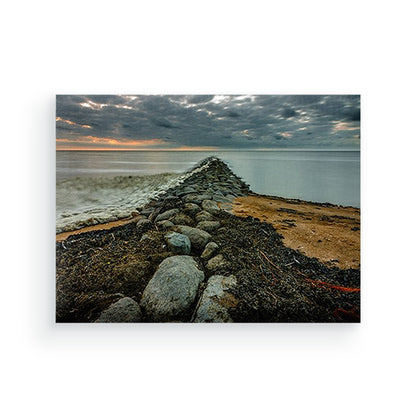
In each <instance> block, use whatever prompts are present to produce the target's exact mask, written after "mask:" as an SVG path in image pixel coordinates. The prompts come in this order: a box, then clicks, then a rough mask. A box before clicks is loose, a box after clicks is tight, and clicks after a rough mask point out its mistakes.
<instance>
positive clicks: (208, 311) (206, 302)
mask: <svg viewBox="0 0 416 416" xmlns="http://www.w3.org/2000/svg"><path fill="white" fill-rule="evenodd" d="M236 284H237V280H236V278H235V277H234V276H228V277H226V276H220V275H215V276H211V277H210V278H209V279H208V284H207V287H206V288H205V290H204V292H203V293H202V296H201V299H200V301H199V304H198V307H197V310H196V313H195V318H194V322H233V320H232V319H231V317H230V314H229V308H232V307H235V306H236V305H237V303H238V301H237V299H236V298H235V297H234V295H233V294H232V293H230V289H232V288H234V287H235V286H236Z"/></svg>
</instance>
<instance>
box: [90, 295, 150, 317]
mask: <svg viewBox="0 0 416 416" xmlns="http://www.w3.org/2000/svg"><path fill="white" fill-rule="evenodd" d="M141 319H142V311H141V310H140V306H139V304H138V303H137V302H135V301H134V300H133V299H132V298H128V297H125V298H122V299H120V300H118V301H117V302H115V303H113V304H112V305H110V306H109V307H108V308H107V309H106V310H105V311H103V312H101V315H100V316H99V318H98V319H97V320H96V321H95V322H140V321H141Z"/></svg>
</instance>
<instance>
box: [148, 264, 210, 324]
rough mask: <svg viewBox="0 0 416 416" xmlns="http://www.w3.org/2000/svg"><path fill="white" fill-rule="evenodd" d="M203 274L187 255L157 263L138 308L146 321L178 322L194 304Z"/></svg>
mask: <svg viewBox="0 0 416 416" xmlns="http://www.w3.org/2000/svg"><path fill="white" fill-rule="evenodd" d="M203 280H204V272H202V271H201V270H199V268H198V266H197V263H196V261H195V260H194V259H193V258H192V257H190V256H173V257H169V258H167V259H165V260H163V261H162V263H160V265H159V267H158V269H157V270H156V273H155V274H154V275H153V277H152V278H151V280H150V282H149V283H148V285H147V286H146V289H145V290H144V292H143V296H142V299H141V301H140V306H141V308H142V309H143V311H144V313H145V315H146V317H147V319H148V320H150V321H153V322H166V321H173V320H175V319H180V318H181V315H183V314H184V313H186V312H187V311H188V310H189V308H190V307H191V306H192V304H193V303H194V301H195V298H196V295H197V292H198V286H199V284H200V283H201V282H202V281H203Z"/></svg>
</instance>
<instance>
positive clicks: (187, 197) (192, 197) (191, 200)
mask: <svg viewBox="0 0 416 416" xmlns="http://www.w3.org/2000/svg"><path fill="white" fill-rule="evenodd" d="M197 199H198V194H188V195H185V196H184V197H183V198H182V201H183V202H187V203H195V201H196V200H197Z"/></svg>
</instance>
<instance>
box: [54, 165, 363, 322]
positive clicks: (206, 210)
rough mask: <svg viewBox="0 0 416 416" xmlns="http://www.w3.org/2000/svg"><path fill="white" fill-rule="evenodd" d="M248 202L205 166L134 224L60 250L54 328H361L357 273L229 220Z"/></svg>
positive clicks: (226, 175)
mask: <svg viewBox="0 0 416 416" xmlns="http://www.w3.org/2000/svg"><path fill="white" fill-rule="evenodd" d="M248 193H249V186H248V185H247V184H245V183H244V182H243V181H242V180H241V178H239V177H237V176H236V175H235V174H234V173H233V172H232V171H231V170H230V169H229V168H228V166H227V165H226V164H225V163H224V162H222V161H221V160H219V159H217V158H214V157H212V158H208V159H205V160H203V161H202V162H200V163H199V164H198V165H197V166H196V167H195V168H194V169H193V170H192V172H190V174H189V175H187V178H186V179H185V180H184V181H183V182H182V183H180V184H178V185H177V186H175V187H174V188H171V189H169V190H168V191H167V192H166V193H165V194H163V195H162V196H161V197H159V198H158V199H157V200H153V201H151V202H150V203H149V204H147V206H145V207H144V208H142V209H140V212H139V215H137V216H136V217H135V221H134V223H133V222H132V223H129V224H126V225H123V226H120V227H118V228H116V229H110V230H101V231H93V232H90V233H86V234H82V235H74V236H71V237H70V238H69V239H68V240H66V241H65V242H57V321H60V322H78V321H80V322H233V321H237V322H249V321H250V322H252V321H254V322H282V321H283V322H305V321H306V322H333V321H357V320H359V271H354V270H340V269H336V268H327V267H326V266H324V265H322V264H321V263H319V262H318V261H317V260H316V259H309V258H307V257H305V256H303V255H302V254H300V253H298V252H296V251H294V250H291V249H288V248H285V247H284V246H283V244H282V242H281V240H282V236H281V235H280V234H278V233H277V232H276V231H275V230H274V229H273V227H272V226H271V225H269V224H266V223H260V221H258V220H256V219H254V218H251V217H249V218H237V217H235V216H234V215H232V214H230V213H228V212H227V211H226V210H227V209H229V208H230V204H231V203H232V202H233V200H234V199H235V198H236V197H241V196H246V195H248ZM319 282H321V283H319ZM351 287H353V289H356V290H352V291H351V290H344V289H343V288H346V289H351Z"/></svg>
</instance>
